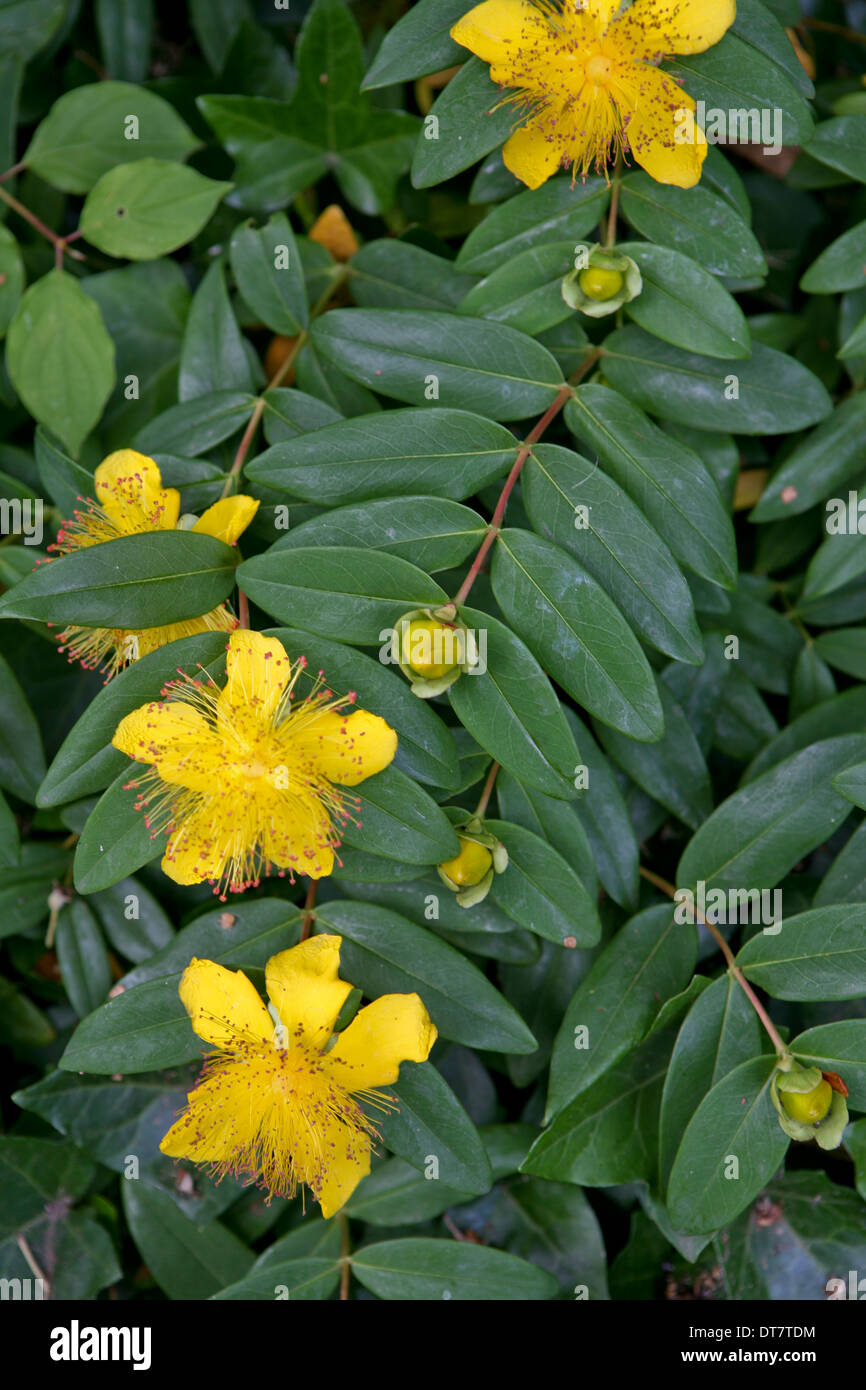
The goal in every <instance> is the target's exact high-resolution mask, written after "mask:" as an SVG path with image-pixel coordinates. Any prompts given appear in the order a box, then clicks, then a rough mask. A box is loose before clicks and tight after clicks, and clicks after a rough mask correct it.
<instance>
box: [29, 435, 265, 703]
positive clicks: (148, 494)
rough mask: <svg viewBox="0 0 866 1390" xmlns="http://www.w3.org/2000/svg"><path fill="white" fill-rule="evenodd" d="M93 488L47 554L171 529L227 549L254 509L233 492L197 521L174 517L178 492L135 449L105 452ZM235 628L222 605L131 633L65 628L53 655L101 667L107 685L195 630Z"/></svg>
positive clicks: (252, 501)
mask: <svg viewBox="0 0 866 1390" xmlns="http://www.w3.org/2000/svg"><path fill="white" fill-rule="evenodd" d="M94 482H95V484H96V496H97V499H98V501H96V502H94V501H91V500H90V499H89V498H83V499H81V500H83V501H85V502H86V503H87V506H86V509H85V510H84V511H76V513H75V517H74V520H73V521H67V522H64V525H63V527H62V529H61V530H60V531H58V533H57V540H56V542H55V543H54V544H53V545H51V546H49V550H56V551H58V552H59V553H60V554H61V555H69V554H70V553H71V552H72V551H73V550H83V549H84V548H85V547H87V546H91V545H101V544H102V542H103V541H113V540H117V539H118V538H119V537H120V536H135V535H140V534H141V533H142V532H147V531H174V530H176V529H178V528H180V529H181V530H185V531H187V530H189V531H199V532H203V533H204V534H205V535H207V536H215V537H216V539H217V540H221V541H225V543H226V545H234V544H235V542H236V541H237V539H238V537H239V536H240V535H241V534H242V533H243V532H244V531H245V530H246V528H247V527H248V526H249V524H250V522H251V521H252V519H253V517H254V516H255V514H256V512H257V511H258V508H259V504H258V502H257V501H255V499H254V498H252V497H245V496H244V495H242V494H239V495H238V496H236V497H224V498H223V499H222V500H221V501H219V502H214V504H213V506H212V507H208V509H207V511H206V512H205V513H204V515H203V516H201V517H199V518H198V520H196V518H195V517H194V516H184V517H181V515H180V493H179V492H178V491H177V489H176V488H173V487H169V488H164V487H163V485H162V475H161V474H160V471H159V468H158V466H157V465H156V464H155V463H154V461H153V459H151V458H147V456H146V455H145V454H138V453H136V451H135V450H134V449H118V451H117V452H116V453H114V454H109V456H108V458H106V459H104V460H103V462H102V463H101V464H100V465H99V467H98V468H97V470H96V472H95V474H94ZM235 627H237V618H236V617H235V616H234V614H233V613H232V612H231V611H230V610H229V609H228V608H227V607H226V605H225V604H224V603H223V604H220V606H219V607H218V608H214V609H212V610H211V612H210V613H204V614H202V616H201V617H200V618H187V619H186V620H184V621H183V622H177V623H166V624H165V625H164V626H162V627H150V628H142V629H141V630H140V631H137V632H130V631H128V630H126V629H124V628H104V627H74V626H73V627H67V628H65V629H64V631H63V632H61V634H60V643H61V646H60V650H61V651H65V652H68V654H69V660H70V661H80V662H81V664H82V666H84V667H86V668H87V669H88V670H98V669H102V670H103V671H105V673H106V678H107V679H108V680H110V679H111V677H112V676H116V675H117V674H118V672H119V671H122V670H123V668H124V667H125V666H128V665H129V664H130V663H131V662H133V661H137V660H138V659H139V657H142V656H147V654H148V653H149V652H153V651H156V649H157V647H164V646H165V644H166V643H167V642H176V641H177V639H178V638H179V637H192V636H194V635H195V634H196V633H197V632H214V631H217V632H231V631H232V629H233V628H235Z"/></svg>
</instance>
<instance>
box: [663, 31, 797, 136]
mask: <svg viewBox="0 0 866 1390" xmlns="http://www.w3.org/2000/svg"><path fill="white" fill-rule="evenodd" d="M752 32H753V34H754V30H753V31H752ZM665 68H666V69H667V71H669V72H670V73H671V74H672V76H673V77H674V78H675V79H676V80H677V81H678V82H679V83H680V84H681V85H682V86H683V87H685V89H686V91H687V92H688V93H689V95H690V96H692V97H694V98H695V100H700V101H703V102H704V103H705V105H706V107H707V108H708V109H709V110H721V111H723V112H725V113H726V126H725V128H724V132H723V133H724V134H725V135H726V136H727V138H728V139H729V140H731V141H732V142H733V143H735V144H736V143H738V142H740V141H747V142H749V143H751V144H762V145H763V146H764V147H765V148H767V149H770V150H772V151H773V153H778V152H779V147H780V146H782V145H804V144H806V142H807V141H808V139H809V137H810V135H811V134H812V130H813V129H814V125H813V120H812V112H811V108H810V106H809V103H808V102H807V101H805V100H804V98H803V97H802V96H801V95H800V93H799V92H798V91H797V89H796V87H795V86H793V85H792V84H791V83H790V82H789V81H788V78H787V77H786V75H785V73H784V72H783V71H782V69H781V68H780V67H778V66H777V65H776V63H775V62H773V61H771V59H770V58H768V57H766V56H765V54H764V53H763V52H762V51H761V47H759V46H755V45H754V43H753V42H745V41H744V38H740V37H738V36H737V34H736V33H733V32H732V31H731V30H729V31H728V33H727V34H725V36H724V38H723V39H722V40H721V42H719V43H717V44H713V45H712V47H711V48H709V49H707V50H706V52H702V53H697V54H695V55H692V54H689V55H688V56H686V57H684V56H677V57H675V58H669V59H668V60H667V62H666V63H665ZM810 95H811V93H810ZM741 110H746V111H748V112H750V113H751V112H752V111H756V112H762V111H764V110H768V111H771V112H772V119H771V120H770V122H769V126H767V125H766V124H765V123H764V122H763V121H760V122H758V123H757V127H756V123H755V121H754V119H747V121H746V129H745V131H743V130H742V129H740V128H738V130H739V133H736V132H735V128H734V127H733V126H732V124H731V122H732V119H733V118H732V115H731V113H732V112H734V111H741ZM777 116H778V120H777ZM710 130H712V127H710ZM768 137H769V138H768Z"/></svg>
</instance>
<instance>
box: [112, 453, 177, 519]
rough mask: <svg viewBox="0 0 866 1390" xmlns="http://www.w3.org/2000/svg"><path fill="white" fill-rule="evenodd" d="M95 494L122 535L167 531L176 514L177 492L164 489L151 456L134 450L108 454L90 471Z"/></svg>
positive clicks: (172, 489)
mask: <svg viewBox="0 0 866 1390" xmlns="http://www.w3.org/2000/svg"><path fill="white" fill-rule="evenodd" d="M94 480H95V483H96V496H97V497H98V499H99V501H100V503H101V505H102V508H103V510H104V511H105V512H107V514H108V515H109V516H110V517H111V520H112V521H113V522H114V524H115V526H117V528H118V530H119V531H122V532H123V533H124V535H132V534H133V533H135V532H140V531H170V530H172V529H173V527H175V526H176V525H177V519H178V517H179V515H180V493H179V492H178V491H177V489H176V488H173V487H170V488H164V487H163V485H162V474H161V473H160V471H159V469H158V467H157V466H156V464H155V463H154V461H153V459H151V458H148V457H147V456H146V455H145V454H138V453H136V451H135V449H118V450H117V452H116V453H114V454H109V455H108V458H106V459H103V461H102V463H101V464H100V465H99V467H98V468H97V470H96V473H95V474H94Z"/></svg>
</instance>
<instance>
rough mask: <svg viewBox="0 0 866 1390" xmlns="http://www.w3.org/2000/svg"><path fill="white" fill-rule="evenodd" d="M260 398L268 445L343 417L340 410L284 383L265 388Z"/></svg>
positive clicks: (280, 442) (316, 428)
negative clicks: (262, 404) (267, 389)
mask: <svg viewBox="0 0 866 1390" xmlns="http://www.w3.org/2000/svg"><path fill="white" fill-rule="evenodd" d="M261 399H262V400H263V401H264V403H265V412H264V415H263V416H262V425H263V428H264V431H265V438H266V439H267V441H268V443H269V444H282V442H283V440H285V439H295V438H296V437H297V435H299V434H306V433H307V431H308V430H318V429H321V428H322V427H323V426H324V425H332V424H333V423H334V422H335V421H336V420H339V419H341V418H342V417H341V415H340V413H339V411H337V410H334V409H333V407H332V406H330V405H326V403H325V402H324V401H320V400H317V398H316V397H315V396H308V395H307V394H306V392H305V391H295V390H292V389H290V388H288V387H285V386H275V387H274V388H273V389H272V390H271V391H264V392H263V393H262V397H261Z"/></svg>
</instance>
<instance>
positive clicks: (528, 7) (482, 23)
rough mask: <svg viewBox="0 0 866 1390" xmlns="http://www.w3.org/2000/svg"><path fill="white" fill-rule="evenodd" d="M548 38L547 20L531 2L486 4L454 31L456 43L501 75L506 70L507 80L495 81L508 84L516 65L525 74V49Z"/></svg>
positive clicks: (507, 0)
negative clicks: (510, 74)
mask: <svg viewBox="0 0 866 1390" xmlns="http://www.w3.org/2000/svg"><path fill="white" fill-rule="evenodd" d="M548 36H549V30H548V27H547V24H546V22H545V19H544V16H543V15H542V13H541V11H540V10H539V9H538V8H537V7H536V6H535V5H533V4H531V3H530V0H484V3H483V4H481V5H476V6H475V9H474V10H470V11H469V13H468V14H465V15H464V16H463V18H462V19H458V21H457V23H456V24H455V25H454V27H453V28H452V29H451V37H452V39H453V40H454V42H455V43H459V44H462V45H463V47H464V48H468V49H470V50H471V52H472V53H474V54H475V55H476V57H478V58H480V59H481V60H482V62H485V63H490V64H491V65H493V66H495V67H496V69H497V73H500V72H503V70H504V72H505V74H506V76H497V77H495V78H494V81H507V73H508V72H509V71H510V70H511V69H512V67H513V65H514V64H515V63H517V64H519V66H520V69H521V71H525V67H526V63H525V54H524V55H523V56H522V57H521V49H525V48H526V47H527V46H528V45H537V44H541V43H543V42H544V41H545V40H546V39H547V38H548Z"/></svg>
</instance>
